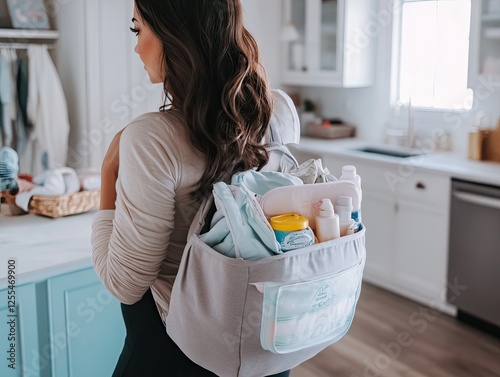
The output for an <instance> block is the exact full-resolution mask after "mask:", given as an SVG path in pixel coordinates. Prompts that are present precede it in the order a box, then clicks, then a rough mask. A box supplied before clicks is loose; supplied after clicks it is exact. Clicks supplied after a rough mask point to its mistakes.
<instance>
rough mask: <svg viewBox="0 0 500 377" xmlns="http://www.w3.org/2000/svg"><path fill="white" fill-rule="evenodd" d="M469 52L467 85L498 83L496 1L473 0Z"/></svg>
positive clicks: (498, 6) (499, 23)
mask: <svg viewBox="0 0 500 377" xmlns="http://www.w3.org/2000/svg"><path fill="white" fill-rule="evenodd" d="M471 6H472V12H471V33H470V52H469V87H471V88H475V87H477V86H478V85H485V82H486V83H488V85H490V86H491V85H493V86H499V85H500V84H499V82H500V2H499V1H498V0H479V1H473V2H472V4H471Z"/></svg>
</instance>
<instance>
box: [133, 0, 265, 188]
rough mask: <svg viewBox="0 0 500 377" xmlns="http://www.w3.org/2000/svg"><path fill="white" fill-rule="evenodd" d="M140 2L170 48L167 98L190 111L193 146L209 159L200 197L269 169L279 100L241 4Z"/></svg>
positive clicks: (228, 0) (234, 0)
mask: <svg viewBox="0 0 500 377" xmlns="http://www.w3.org/2000/svg"><path fill="white" fill-rule="evenodd" d="M135 3H136V7H137V11H138V12H139V14H140V16H141V18H142V19H143V21H144V22H146V23H147V24H148V26H149V27H150V28H151V30H152V31H153V33H155V34H156V36H157V37H159V38H160V40H161V41H162V43H163V65H164V67H165V79H164V83H163V86H164V92H165V95H166V99H168V100H170V101H171V108H174V109H179V110H180V111H181V112H182V114H183V115H184V118H185V120H186V123H187V126H188V128H189V136H190V140H191V142H192V143H193V145H194V146H195V147H196V148H197V149H198V150H200V151H201V152H202V153H203V154H204V155H205V156H206V159H207V161H206V162H207V163H206V168H205V171H204V172H203V175H202V177H201V179H200V181H199V182H198V185H197V187H196V188H195V189H194V190H193V192H192V195H193V196H194V197H195V198H200V197H203V196H205V195H206V194H208V193H210V192H211V190H212V186H213V184H214V183H215V182H217V181H219V180H221V179H222V178H223V177H225V176H226V174H228V173H229V174H231V173H235V172H238V171H244V170H248V169H251V168H257V169H260V168H261V167H262V166H264V165H265V164H266V163H267V161H268V154H267V152H266V149H265V146H263V145H262V139H263V137H264V135H265V133H266V130H267V127H268V125H269V121H270V118H271V112H272V98H271V94H270V91H269V88H268V83H267V79H266V77H265V73H264V69H263V67H262V65H261V64H260V62H259V51H258V47H257V43H256V42H255V40H254V38H253V37H252V36H251V35H250V33H249V32H248V30H247V29H245V27H244V26H243V16H242V7H241V3H240V0H135ZM168 108H169V107H168V106H163V107H162V110H165V111H167V109H168Z"/></svg>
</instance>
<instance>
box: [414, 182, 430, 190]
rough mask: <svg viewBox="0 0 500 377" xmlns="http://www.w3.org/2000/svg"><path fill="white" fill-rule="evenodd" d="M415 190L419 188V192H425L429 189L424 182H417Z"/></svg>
mask: <svg viewBox="0 0 500 377" xmlns="http://www.w3.org/2000/svg"><path fill="white" fill-rule="evenodd" d="M415 188H417V189H418V190H425V189H426V188H427V186H426V185H425V183H423V182H417V183H416V184H415Z"/></svg>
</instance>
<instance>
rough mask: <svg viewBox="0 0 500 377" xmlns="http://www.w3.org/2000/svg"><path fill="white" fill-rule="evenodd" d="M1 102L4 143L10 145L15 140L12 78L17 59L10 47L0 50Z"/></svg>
mask: <svg viewBox="0 0 500 377" xmlns="http://www.w3.org/2000/svg"><path fill="white" fill-rule="evenodd" d="M0 56H1V60H0V65H1V66H0V102H1V104H0V105H1V107H2V111H1V113H2V114H1V115H2V121H1V122H2V136H3V140H2V144H3V145H4V146H7V147H10V146H11V145H12V141H13V137H14V136H13V131H12V122H13V120H14V119H16V114H15V101H14V92H13V90H14V88H13V78H12V61H13V60H15V52H14V51H13V50H9V49H2V50H1V51H0Z"/></svg>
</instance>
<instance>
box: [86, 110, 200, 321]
mask: <svg viewBox="0 0 500 377" xmlns="http://www.w3.org/2000/svg"><path fill="white" fill-rule="evenodd" d="M119 158H120V167H119V173H118V179H117V182H116V191H117V198H116V209H115V210H102V211H98V212H97V213H96V215H95V217H94V221H93V224H92V251H93V260H94V268H95V270H96V272H97V274H98V275H99V277H100V279H101V280H102V282H103V284H104V285H105V286H106V288H107V289H108V290H109V291H110V292H111V293H112V294H113V295H114V296H115V297H116V298H117V299H118V300H119V301H121V302H122V303H125V304H133V303H135V302H137V301H139V300H140V299H141V297H142V296H143V294H144V293H145V292H146V291H147V289H148V288H151V291H152V293H153V297H154V299H155V302H156V304H157V307H158V310H159V312H160V315H161V318H162V320H163V321H165V316H166V313H167V312H168V305H169V301H170V292H171V289H172V285H173V282H174V279H175V275H176V274H177V270H178V268H179V263H180V260H181V257H182V252H183V249H184V246H185V244H186V238H187V233H188V230H189V226H190V224H191V222H192V220H193V217H194V215H195V214H196V211H197V210H198V208H199V204H200V203H193V201H192V199H191V198H190V195H189V193H190V192H191V190H192V188H193V187H192V186H193V185H194V184H196V183H197V182H198V180H199V179H200V177H201V174H202V172H203V169H204V167H205V162H204V159H203V156H202V155H201V154H200V153H199V152H197V151H196V150H195V149H194V148H193V147H192V146H191V145H190V142H189V139H188V135H187V132H186V126H185V124H184V120H183V118H182V117H181V116H180V114H178V113H175V112H167V113H162V112H157V113H148V114H145V115H142V116H140V117H139V118H137V119H135V120H134V121H133V122H132V123H131V124H129V125H128V126H127V127H126V128H125V130H124V131H123V133H122V135H121V139H120V150H119Z"/></svg>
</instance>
